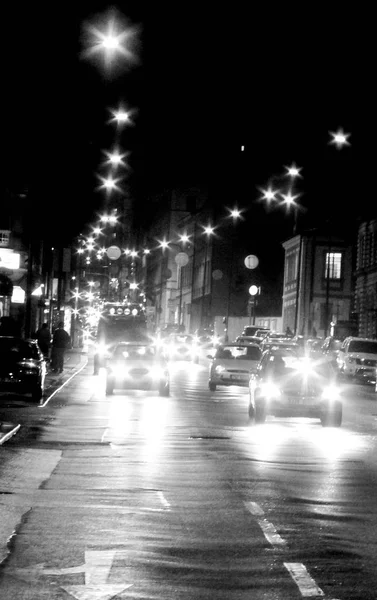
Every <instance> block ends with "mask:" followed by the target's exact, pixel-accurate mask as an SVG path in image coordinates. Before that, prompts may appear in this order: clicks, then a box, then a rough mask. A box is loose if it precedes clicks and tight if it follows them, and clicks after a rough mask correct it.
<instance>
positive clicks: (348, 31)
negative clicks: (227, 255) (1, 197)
mask: <svg viewBox="0 0 377 600" xmlns="http://www.w3.org/2000/svg"><path fill="white" fill-rule="evenodd" d="M30 4H32V3H28V4H25V8H23V6H22V4H17V5H16V6H14V7H9V8H8V9H7V10H6V11H5V18H4V23H5V27H4V28H5V29H6V30H7V33H5V36H8V37H5V40H6V44H7V45H8V51H7V59H6V61H5V65H4V72H3V82H4V83H5V85H3V95H4V96H5V107H6V108H5V111H4V113H3V116H4V119H3V121H4V122H3V134H2V138H3V149H4V148H5V149H6V153H5V154H6V157H5V159H4V160H3V168H4V177H3V181H4V184H5V185H6V186H8V187H10V188H13V189H14V188H17V187H18V186H22V183H23V182H25V183H26V184H27V185H28V186H29V188H30V190H31V201H32V202H33V207H34V206H35V215H36V222H38V223H39V224H40V226H41V228H42V229H43V230H44V231H46V232H51V231H52V230H54V231H55V232H56V233H57V234H59V235H62V236H63V237H64V238H67V239H68V238H69V237H70V236H71V235H75V234H77V233H78V232H79V231H80V230H81V228H82V227H83V226H84V224H85V223H86V222H88V221H90V220H91V219H92V217H93V215H94V214H95V213H96V211H97V210H99V209H100V208H101V207H102V203H103V198H104V197H103V194H102V192H96V191H94V188H95V185H96V183H97V180H96V178H95V173H98V172H101V169H100V166H99V165H100V162H101V160H102V158H103V155H102V154H101V150H103V149H108V148H109V147H110V146H111V144H112V142H113V140H114V137H115V129H114V127H113V126H112V125H109V124H107V122H106V121H107V120H108V117H109V112H108V108H109V107H113V106H116V105H117V104H118V101H119V100H123V101H124V102H125V104H126V105H128V106H130V107H132V108H135V109H137V112H136V113H135V117H134V123H135V124H134V127H132V128H128V129H127V130H123V133H122V134H121V145H122V147H123V148H124V150H128V151H130V163H131V166H132V173H131V175H130V176H129V185H130V190H131V192H130V193H131V195H132V196H133V197H134V198H137V199H138V206H141V204H140V202H141V201H142V200H143V198H145V197H146V195H148V194H149V193H152V192H153V191H154V190H158V189H159V188H161V187H170V186H172V185H177V184H181V183H186V182H192V183H195V182H197V181H201V182H203V183H206V184H208V185H209V186H210V189H211V190H212V193H213V197H216V199H217V201H218V202H224V203H225V204H227V205H230V206H231V205H234V204H239V205H240V206H242V207H245V208H248V209H249V210H251V211H253V210H254V209H253V207H256V200H257V198H258V196H259V195H260V194H259V192H258V186H263V187H264V186H265V185H266V184H267V182H268V180H269V178H270V177H271V176H274V175H279V174H280V173H281V172H282V171H283V166H284V165H288V164H291V163H292V161H294V162H296V163H297V165H299V166H302V167H303V171H302V174H303V176H304V177H303V179H302V180H300V181H299V184H298V185H299V187H300V191H301V192H302V193H303V195H302V197H301V202H302V204H303V205H304V206H305V207H306V209H307V213H306V214H307V219H308V222H309V223H313V224H314V223H317V222H319V221H323V220H324V219H325V218H328V217H331V218H333V219H337V220H338V221H339V222H340V223H344V227H348V226H349V225H354V223H355V222H356V219H357V218H358V217H360V216H363V215H364V214H366V212H367V211H368V210H370V209H372V212H373V211H374V214H376V208H375V204H376V200H375V192H374V191H373V192H372V195H370V190H371V188H372V189H373V183H372V182H373V179H374V177H371V176H368V173H373V160H374V159H373V156H372V155H371V154H370V149H369V148H367V146H366V144H365V139H366V138H367V132H368V131H372V129H373V128H375V124H374V120H375V114H374V112H373V113H372V112H370V113H369V110H370V108H371V107H372V106H373V103H374V100H373V98H374V94H375V92H374V91H373V87H372V85H373V78H374V72H375V68H374V66H373V54H372V52H371V48H369V47H368V44H369V43H371V42H369V41H368V40H369V36H368V22H369V20H370V18H371V15H369V16H368V15H367V14H364V15H358V14H357V13H356V14H355V12H353V13H347V12H345V11H344V5H343V9H342V10H343V12H342V13H341V14H339V13H337V14H334V15H331V14H330V12H329V11H327V12H326V13H320V11H319V9H317V12H315V13H314V12H311V11H310V12H309V9H307V12H306V13H304V12H298V11H297V9H295V8H291V9H289V10H288V9H287V6H286V5H284V8H282V9H280V10H279V11H277V9H276V8H274V7H273V5H268V6H266V8H265V9H264V10H262V8H260V7H259V8H257V6H258V5H255V6H254V4H250V3H248V2H243V3H239V4H237V3H232V4H230V5H227V9H226V11H223V12H221V11H220V10H219V9H216V10H215V9H210V8H209V7H208V8H207V9H204V8H203V4H204V3H202V5H200V4H198V5H195V3H192V2H190V3H171V4H170V3H163V5H164V6H163V7H162V8H161V3H158V8H157V7H156V8H151V7H150V6H149V5H152V6H154V5H155V4H156V3H152V2H144V3H143V2H123V3H122V2H121V3H118V4H117V5H116V8H117V10H118V11H119V14H120V15H123V17H124V18H125V20H126V21H127V22H128V23H129V24H131V25H134V26H137V27H138V29H139V33H138V34H137V36H136V38H135V39H136V40H138V42H139V43H138V47H137V48H135V50H136V55H137V57H138V58H139V61H138V62H136V63H135V64H133V65H131V66H130V65H128V67H123V68H119V69H118V70H115V71H113V73H112V76H108V75H107V76H106V75H105V74H104V71H103V69H102V68H101V65H100V64H99V63H96V62H94V61H93V60H88V59H85V60H84V59H83V58H82V57H80V52H81V51H82V49H83V41H84V37H83V35H84V29H83V25H84V24H85V23H94V24H96V23H98V22H99V19H100V18H101V16H106V14H107V11H108V10H109V9H110V8H111V6H112V5H107V4H106V3H103V2H102V3H101V2H90V3H89V2H79V3H77V4H78V5H79V7H78V8H77V6H75V4H74V3H71V4H70V3H69V2H68V3H65V4H64V6H63V5H61V4H58V3H53V4H51V3H50V4H49V8H48V10H47V9H46V6H47V5H46V6H43V4H42V6H40V7H39V8H37V9H35V7H32V8H31V7H30ZM55 4H56V6H55ZM211 4H212V3H211ZM114 6H115V5H114ZM173 7H174V8H173ZM251 7H252V8H251ZM290 11H291V12H290ZM359 17H360V19H359ZM7 23H8V25H7ZM3 59H4V54H3ZM374 110H375V109H374ZM339 126H341V127H343V128H344V130H345V131H347V132H351V138H350V141H351V142H352V146H351V147H349V148H345V149H343V150H342V151H337V150H336V148H335V147H333V146H329V145H328V140H329V134H328V131H329V130H332V131H333V130H336V129H337V128H338V127H339ZM241 144H244V145H245V147H246V151H245V152H244V153H243V154H241V152H240V147H241ZM352 205H353V207H352ZM345 207H349V208H348V209H347V210H345ZM255 210H257V213H256V214H260V212H261V211H260V206H259V208H258V209H255ZM258 211H259V212H258ZM263 226H265V224H264V225H263ZM268 226H269V227H270V230H271V232H274V235H275V234H276V235H277V236H278V237H279V236H281V237H284V235H285V229H286V228H287V227H288V226H290V225H287V221H286V220H285V219H284V218H283V216H282V215H281V214H276V213H274V214H273V215H269V216H268ZM258 229H259V230H260V229H261V228H258ZM62 232H64V234H63V233H62Z"/></svg>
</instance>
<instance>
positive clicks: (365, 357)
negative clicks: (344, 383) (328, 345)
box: [337, 336, 377, 383]
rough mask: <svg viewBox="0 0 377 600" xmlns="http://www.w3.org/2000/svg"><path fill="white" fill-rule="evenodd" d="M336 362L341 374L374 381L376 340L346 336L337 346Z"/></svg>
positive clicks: (376, 352) (376, 354)
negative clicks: (338, 346)
mask: <svg viewBox="0 0 377 600" xmlns="http://www.w3.org/2000/svg"><path fill="white" fill-rule="evenodd" d="M337 364H338V367H339V370H340V372H341V373H342V374H344V375H347V376H350V377H357V378H360V379H361V380H364V381H370V382H371V383H374V382H375V381H376V369H377V340H375V339H370V338H359V337H353V336H349V337H347V338H346V339H345V340H344V341H343V343H342V345H341V347H340V348H339V351H338V355H337Z"/></svg>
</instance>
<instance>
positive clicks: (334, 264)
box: [325, 252, 342, 279]
mask: <svg viewBox="0 0 377 600" xmlns="http://www.w3.org/2000/svg"><path fill="white" fill-rule="evenodd" d="M325 277H326V278H329V279H341V277H342V253H341V252H326V269H325Z"/></svg>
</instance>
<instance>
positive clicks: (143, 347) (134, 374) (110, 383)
mask: <svg viewBox="0 0 377 600" xmlns="http://www.w3.org/2000/svg"><path fill="white" fill-rule="evenodd" d="M115 389H142V390H158V392H159V394H160V396H169V393H170V377H169V367H168V363H167V361H166V359H165V358H164V356H163V355H162V354H161V352H159V350H158V349H157V347H156V346H155V345H151V344H139V343H137V342H120V343H119V344H117V345H116V346H115V348H114V349H113V350H112V352H111V354H110V355H109V356H108V358H107V364H106V395H111V394H113V393H114V390H115Z"/></svg>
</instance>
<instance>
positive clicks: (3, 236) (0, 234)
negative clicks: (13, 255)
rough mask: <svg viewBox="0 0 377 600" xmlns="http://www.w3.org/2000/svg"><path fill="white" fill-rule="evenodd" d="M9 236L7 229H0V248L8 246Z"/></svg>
mask: <svg viewBox="0 0 377 600" xmlns="http://www.w3.org/2000/svg"><path fill="white" fill-rule="evenodd" d="M9 234H10V231H8V230H7V229H0V246H2V247H3V248H6V247H7V246H9Z"/></svg>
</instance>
